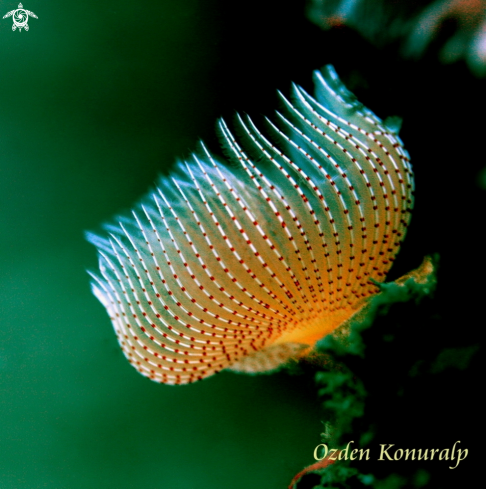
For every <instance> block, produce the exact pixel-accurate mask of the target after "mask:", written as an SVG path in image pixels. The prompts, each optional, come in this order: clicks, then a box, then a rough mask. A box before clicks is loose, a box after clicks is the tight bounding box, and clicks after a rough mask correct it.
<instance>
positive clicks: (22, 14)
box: [3, 3, 38, 32]
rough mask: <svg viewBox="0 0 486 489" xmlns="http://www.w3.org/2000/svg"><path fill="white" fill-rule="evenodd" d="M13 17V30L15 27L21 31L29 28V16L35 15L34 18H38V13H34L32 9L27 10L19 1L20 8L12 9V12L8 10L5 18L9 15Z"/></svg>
mask: <svg viewBox="0 0 486 489" xmlns="http://www.w3.org/2000/svg"><path fill="white" fill-rule="evenodd" d="M10 16H11V17H12V20H13V25H12V30H13V31H15V29H17V28H18V29H19V32H20V31H21V30H22V29H25V30H26V31H28V30H29V24H28V23H27V22H28V21H29V17H34V19H37V18H38V17H37V15H35V14H34V12H31V11H30V10H25V9H24V6H23V5H22V4H21V3H19V6H18V8H16V9H15V10H11V11H10V12H7V13H6V14H5V15H4V16H3V18H4V19H6V18H7V17H10Z"/></svg>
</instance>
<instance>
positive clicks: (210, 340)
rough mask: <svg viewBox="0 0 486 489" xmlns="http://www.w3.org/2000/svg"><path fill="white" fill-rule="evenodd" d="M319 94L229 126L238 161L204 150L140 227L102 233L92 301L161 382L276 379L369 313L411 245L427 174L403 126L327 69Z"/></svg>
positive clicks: (134, 359)
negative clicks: (404, 246) (284, 367)
mask: <svg viewBox="0 0 486 489" xmlns="http://www.w3.org/2000/svg"><path fill="white" fill-rule="evenodd" d="M314 81H315V85H316V90H315V99H314V98H312V97H311V96H309V95H308V94H307V93H306V92H305V91H304V90H303V89H301V88H300V87H298V86H294V87H293V92H292V101H291V102H290V101H288V100H287V99H286V98H285V97H283V96H281V101H282V105H283V107H284V111H285V112H284V114H281V113H279V112H277V118H276V120H277V122H276V123H273V122H271V121H270V120H268V119H267V120H266V122H267V129H268V131H267V132H268V133H269V135H270V139H267V137H266V136H264V135H263V134H262V133H261V132H260V131H259V130H258V129H257V127H256V126H255V125H254V123H253V122H252V121H251V120H250V119H249V118H248V117H238V118H237V123H236V131H237V133H236V134H237V136H236V137H235V136H233V134H232V133H231V132H230V129H229V128H228V126H227V125H226V124H225V122H224V121H223V120H220V121H219V122H218V131H219V133H220V135H221V142H222V145H223V150H224V152H225V155H226V157H227V160H228V161H227V162H225V163H223V162H221V161H220V160H219V159H218V158H217V157H215V156H213V155H212V154H211V153H210V152H209V151H208V150H207V149H206V147H205V146H204V145H203V144H202V143H201V148H200V150H199V152H198V153H197V154H193V155H192V157H191V158H190V159H189V160H188V161H182V162H179V163H178V164H177V166H176V168H175V169H174V170H173V172H172V174H171V175H170V176H169V177H166V178H162V179H161V180H160V182H159V184H158V188H157V189H156V190H155V191H154V192H153V193H152V194H151V195H150V196H149V197H148V198H146V199H145V200H144V201H143V202H142V203H141V205H140V206H139V207H138V208H137V211H134V212H133V215H132V217H129V218H122V219H121V220H120V221H119V223H118V224H117V225H112V226H108V230H109V232H110V236H109V237H108V238H105V237H99V236H95V235H90V240H91V241H92V242H93V243H94V244H95V245H96V246H97V248H98V251H99V255H100V272H101V275H93V278H94V281H93V291H94V293H95V295H96V296H97V297H98V299H99V300H100V301H101V302H102V304H103V305H104V306H105V307H106V309H107V311H108V313H109V315H110V318H111V320H112V322H113V326H114V328H115V331H116V333H117V336H118V341H119V343H120V345H121V347H122V349H123V352H124V354H125V356H126V357H127V359H128V360H129V361H130V363H132V365H133V366H134V367H135V368H136V369H137V370H138V371H139V372H140V373H142V374H143V375H145V376H147V377H149V378H151V379H152V380H155V381H158V382H163V383H168V384H184V383H189V382H193V381H196V380H200V379H202V378H204V377H207V376H209V375H212V374H214V373H217V372H218V371H220V370H222V369H225V368H229V369H232V370H236V371H242V372H261V371H270V370H273V369H275V368H277V367H278V366H279V365H281V364H283V363H285V362H286V361H288V360H289V359H290V358H296V357H300V356H303V355H305V354H309V353H311V352H312V348H313V346H314V345H315V343H316V341H318V340H319V339H321V338H322V337H323V336H325V335H326V334H328V333H331V332H333V331H336V330H337V329H338V328H339V331H340V332H344V331H346V325H347V322H348V321H349V320H350V319H351V318H352V317H355V316H356V315H359V314H360V312H361V313H363V311H366V310H367V306H368V305H369V302H370V300H371V299H372V298H373V297H375V296H376V295H377V294H379V293H380V283H381V282H383V281H384V279H385V276H386V274H387V272H388V270H389V269H390V267H391V265H392V263H393V260H394V257H395V255H396V253H397V252H398V249H399V247H400V243H401V241H402V240H403V238H404V235H405V232H406V228H407V226H408V223H409V220H410V212H411V209H412V205H413V174H412V170H411V166H410V162H409V157H408V153H407V152H406V150H405V149H404V148H403V145H402V143H401V141H400V138H399V137H398V134H397V133H398V129H399V121H397V119H396V118H390V119H387V120H386V121H385V122H383V121H381V119H379V118H378V117H377V116H376V115H374V114H373V113H372V112H371V111H370V110H369V109H367V108H365V107H364V106H363V105H362V104H361V103H359V102H358V101H357V100H356V98H355V97H354V95H353V94H351V93H350V92H349V91H348V90H347V89H346V88H345V87H344V85H343V84H342V83H341V82H340V80H339V78H338V77H337V75H336V73H335V71H334V69H333V68H332V67H331V66H327V67H326V68H325V69H324V70H323V71H322V72H316V73H315V77H314Z"/></svg>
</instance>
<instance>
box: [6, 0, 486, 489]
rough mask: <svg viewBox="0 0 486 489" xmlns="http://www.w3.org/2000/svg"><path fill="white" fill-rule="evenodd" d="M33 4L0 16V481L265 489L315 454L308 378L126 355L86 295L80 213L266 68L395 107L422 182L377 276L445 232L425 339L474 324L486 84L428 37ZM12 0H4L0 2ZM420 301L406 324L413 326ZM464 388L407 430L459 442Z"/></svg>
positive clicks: (287, 9)
mask: <svg viewBox="0 0 486 489" xmlns="http://www.w3.org/2000/svg"><path fill="white" fill-rule="evenodd" d="M24 7H25V8H26V9H29V10H31V11H33V12H35V14H36V15H37V16H38V19H32V18H31V19H30V20H29V26H30V30H29V31H28V32H25V31H22V32H18V31H16V32H12V19H11V18H9V19H2V20H0V333H1V339H0V388H1V394H0V396H1V397H0V488H1V489H24V488H26V489H36V488H49V489H64V488H66V489H85V488H87V487H90V488H98V487H99V488H101V487H113V488H117V489H132V488H139V487H151V488H153V489H166V488H167V489H180V488H181V489H191V488H198V489H206V488H208V489H209V488H214V489H223V488H225V489H226V488H229V487H230V488H232V489H240V488H241V489H242V488H245V489H247V488H250V487H255V488H265V489H273V488H275V489H276V488H283V487H286V486H287V485H288V483H289V482H290V480H291V478H292V476H293V475H295V474H296V473H297V472H298V471H299V470H301V469H302V468H303V466H305V465H307V464H309V463H312V461H313V459H312V454H313V450H314V447H315V446H316V445H317V444H318V443H320V441H321V438H320V436H319V434H320V433H321V432H322V424H321V420H320V412H319V408H318V403H317V402H316V394H315V389H314V387H313V385H312V379H308V378H306V377H304V376H290V375H287V374H285V373H280V374H277V375H272V376H257V377H249V376H243V375H235V374H230V373H222V374H220V375H218V376H215V377H214V378H210V379H207V380H205V381H203V382H201V383H198V384H194V385H189V386H180V387H171V386H164V385H158V384H155V383H152V382H150V381H149V380H147V379H145V378H143V377H142V376H140V375H139V374H138V373H137V372H136V371H135V370H134V369H133V368H132V367H130V365H129V364H128V362H127V361H126V360H125V359H124V357H123V356H122V354H121V351H120V350H119V348H118V345H117V343H116V339H115V335H114V333H113V331H112V327H111V324H110V321H109V319H108V317H107V315H106V312H105V311H104V309H103V307H102V306H101V305H100V304H99V303H98V301H97V300H96V299H95V298H94V297H93V296H92V295H91V292H90V288H89V277H88V275H87V273H86V270H87V269H89V268H92V269H93V268H95V267H96V266H97V261H96V253H95V250H94V248H93V247H92V246H90V245H89V244H88V243H87V242H86V241H85V239H84V235H83V233H84V232H85V231H86V230H95V231H96V230H99V229H100V224H101V223H103V222H106V221H108V220H110V219H111V218H112V217H113V215H115V214H117V213H122V212H124V211H125V210H126V209H129V208H130V207H131V206H132V205H133V204H134V202H136V201H137V200H138V199H139V198H140V197H141V196H142V195H143V194H144V193H145V192H146V191H147V190H148V189H149V188H150V186H151V185H152V184H153V182H154V181H155V179H156V177H157V175H158V174H159V173H161V172H164V171H167V170H168V169H169V168H170V165H171V163H172V162H173V161H174V160H175V159H176V157H178V156H184V155H187V154H188V153H189V152H190V151H191V150H193V149H194V148H195V145H196V142H197V139H198V138H202V139H204V140H205V141H207V142H208V143H209V146H210V147H211V148H212V149H217V147H218V146H217V140H216V138H215V136H214V134H213V133H214V131H213V129H214V122H215V119H216V118H217V117H219V116H221V115H223V116H225V117H227V118H229V119H231V117H232V116H233V114H234V110H235V109H236V110H240V111H246V112H249V113H250V114H252V115H256V116H257V117H258V116H259V115H260V114H268V115H270V114H271V113H272V110H273V109H274V108H276V107H277V106H278V104H277V102H276V96H275V90H276V89H277V88H278V89H281V90H282V91H284V92H286V93H288V89H289V86H290V81H291V80H294V81H296V82H298V83H300V84H302V85H303V86H304V87H305V88H307V89H309V90H311V88H312V87H311V71H312V69H316V68H319V67H321V66H322V65H324V64H325V63H329V62H332V63H334V64H335V66H336V68H337V71H338V73H339V74H340V75H341V76H342V78H343V80H344V81H345V82H346V83H347V84H348V85H349V87H350V88H351V89H353V90H355V91H356V93H357V94H358V95H359V97H360V98H361V99H362V100H363V102H365V103H366V104H367V105H368V106H369V107H371V108H372V110H374V111H376V112H377V113H378V115H380V116H381V117H385V116H388V115H394V114H397V115H400V116H403V117H404V120H405V122H404V128H403V131H402V137H403V140H404V142H405V145H406V147H407V148H408V149H409V151H410V152H411V154H412V158H413V159H412V162H413V164H414V169H415V171H416V179H417V203H416V209H415V211H414V214H413V218H412V226H411V228H410V233H409V236H407V239H406V241H405V244H404V246H403V249H402V251H401V253H400V255H399V258H398V261H397V263H396V265H395V266H394V269H393V270H392V273H391V277H390V278H396V277H398V276H399V275H401V274H403V273H405V272H407V271H409V270H410V269H412V268H414V267H416V266H418V265H419V263H420V261H421V259H422V257H423V255H424V254H426V253H432V252H436V251H438V252H440V253H441V259H442V261H441V275H440V277H439V289H438V295H437V299H436V303H435V304H438V305H437V307H436V309H434V310H433V312H432V313H431V317H433V320H434V321H436V323H434V324H435V326H434V327H435V328H436V329H438V330H440V335H438V336H437V342H438V345H441V347H442V346H443V347H451V346H467V345H468V344H470V343H474V342H475V341H476V340H477V332H476V331H477V330H478V328H473V327H472V326H478V325H479V324H482V323H483V322H484V321H482V320H481V316H480V315H479V311H478V307H477V304H479V303H480V301H481V297H482V294H483V287H478V286H477V285H478V284H479V283H481V277H482V276H484V271H485V270H484V269H485V267H484V259H483V258H482V257H483V252H482V245H481V241H480V239H481V238H480V229H479V226H477V225H476V224H477V223H478V222H479V218H480V216H484V211H485V210H486V209H485V195H484V190H481V189H480V188H479V187H477V186H475V185H476V184H475V178H476V175H477V174H478V172H479V171H480V170H481V169H482V168H483V167H484V164H485V163H484V158H482V157H478V155H477V154H476V149H474V145H470V144H464V141H468V142H469V141H480V140H481V135H483V136H484V134H483V133H484V128H482V127H481V125H480V124H474V123H472V122H471V123H469V122H468V121H473V120H474V115H476V116H478V114H479V115H480V114H484V111H485V110H486V107H485V101H484V95H483V96H481V94H484V93H485V92H484V88H485V87H484V81H482V80H476V79H474V78H473V77H472V76H471V75H470V73H469V72H468V71H467V69H466V68H465V67H464V66H463V65H462V64H459V65H457V66H453V67H442V66H440V65H439V64H438V63H437V62H436V57H435V56H434V53H433V51H432V54H431V55H430V56H429V57H427V58H426V59H425V60H423V61H422V62H420V63H415V64H414V63H412V62H404V61H402V60H401V59H400V58H399V57H398V56H397V55H396V54H395V50H394V47H391V48H387V49H384V50H378V49H377V48H373V47H372V46H370V45H368V44H367V43H366V42H365V41H363V40H362V39H361V38H359V36H358V35H357V34H355V33H353V32H351V31H350V30H348V29H346V28H343V29H338V30H337V31H335V32H328V33H324V32H321V31H320V30H319V29H318V28H317V27H316V26H314V25H313V24H311V23H310V22H308V21H307V20H306V19H305V15H304V10H305V1H304V0H295V1H294V2H288V3H287V4H284V3H282V2H278V1H274V0H265V1H263V0H261V1H256V0H248V1H247V2H245V3H241V2H228V1H227V0H185V1H184V2H181V1H180V0H179V1H177V0H161V1H153V0H149V1H145V2H135V1H134V0H116V1H115V0H106V1H104V2H95V1H93V0H88V1H84V2H77V3H63V2H59V1H44V2H41V1H38V0H28V1H26V2H25V3H24ZM15 8H17V1H16V0H15V1H11V0H8V1H5V0H1V1H0V17H3V15H4V14H5V13H6V12H8V11H10V10H13V9H15ZM458 121H459V122H458ZM461 121H467V123H465V124H463V123H461ZM452 131H453V132H454V135H455V138H452V137H449V134H451V133H452ZM444 140H445V141H446V142H447V144H441V141H444ZM461 165H462V166H461ZM465 165H467V171H465V169H466V166H465ZM459 167H460V168H459ZM452 207H453V208H454V209H456V211H457V212H458V213H459V215H460V216H461V218H460V219H456V220H452V221H451V218H450V215H449V214H448V211H449V210H450V209H451V208H452ZM465 250H467V253H468V256H469V255H470V256H471V257H475V261H474V265H473V266H471V265H468V262H467V260H466V261H464V258H463V254H464V252H465ZM461 283H463V284H466V283H467V287H466V286H464V287H462V286H458V284H461ZM434 307H435V306H434ZM421 321H422V322H421ZM430 321H431V320H430V317H427V318H422V319H421V318H417V321H416V323H414V324H413V327H414V328H416V330H417V342H420V334H421V331H423V330H424V329H426V328H428V326H429V325H430V324H429V323H430ZM468 327H469V329H468V330H467V335H462V336H461V337H460V338H458V336H459V335H458V334H457V332H458V330H459V329H460V330H462V331H464V330H465V329H466V328H468ZM421 328H422V329H421ZM438 348H439V347H438ZM413 354H414V352H411V355H413ZM387 375H388V376H389V378H388V380H387V381H390V382H393V372H387ZM472 385H476V384H473V381H471V386H472ZM463 386H464V384H463ZM441 392H445V391H444V389H442V390H441ZM461 392H468V394H469V397H464V395H463V396H462V397H461V398H456V397H454V392H453V390H452V386H451V393H450V399H447V404H445V405H444V410H443V411H437V416H435V414H434V413H435V412H436V411H434V413H433V414H434V416H432V417H430V418H429V420H428V423H429V424H430V422H431V421H430V419H435V420H436V425H434V427H433V429H432V428H431V427H430V426H429V428H428V431H427V429H426V430H423V429H419V428H417V438H418V441H419V442H420V443H419V445H421V446H423V447H429V448H435V445H434V440H435V439H436V438H434V437H435V436H436V434H437V433H438V432H439V431H440V430H441V429H442V427H443V430H444V432H446V431H447V432H451V431H452V434H451V435H450V437H451V439H453V440H454V441H455V440H456V439H458V438H457V437H460V438H461V439H462V440H463V443H465V444H466V443H471V440H473V439H474V432H473V429H474V427H475V426H476V424H477V421H476V419H477V418H478V416H479V410H480V406H479V404H478V402H477V394H476V390H474V389H473V388H471V389H470V390H468V388H467V386H466V387H464V388H463V391H461ZM448 395H449V394H448ZM444 397H445V398H446V395H445V394H444ZM417 402H418V403H420V400H419V399H418V400H417ZM462 406H467V407H468V413H469V414H468V416H467V417H465V416H464V415H463V414H464V413H462V412H460V411H459V410H460V409H461V407H462ZM425 408H426V407H424V406H422V407H421V408H420V409H425ZM434 409H436V407H435V408H434ZM392 422H395V421H394V420H392V421H390V423H392ZM390 426H391V425H390ZM434 430H435V431H434ZM429 433H430V434H429ZM448 436H449V435H448ZM468 440H469V441H468ZM383 442H391V443H393V442H394V441H393V440H391V441H390V440H384V441H383ZM466 446H467V445H466ZM469 460H471V459H469ZM472 463H473V462H471V464H472ZM469 467H471V465H470V466H469ZM445 475H447V476H451V477H452V476H454V477H458V478H459V472H458V471H457V472H455V473H454V474H449V473H445ZM457 480H460V479H457Z"/></svg>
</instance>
